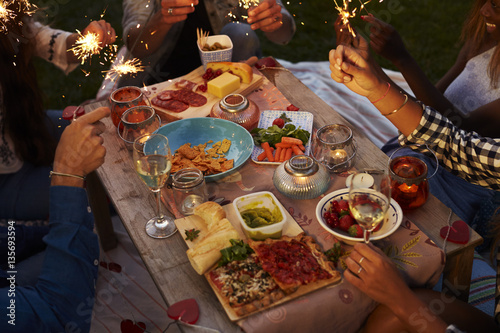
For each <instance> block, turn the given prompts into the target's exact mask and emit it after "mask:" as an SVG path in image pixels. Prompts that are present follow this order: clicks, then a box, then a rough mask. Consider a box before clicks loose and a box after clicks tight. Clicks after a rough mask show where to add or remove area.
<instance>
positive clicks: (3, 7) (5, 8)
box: [0, 0, 37, 32]
mask: <svg viewBox="0 0 500 333" xmlns="http://www.w3.org/2000/svg"><path fill="white" fill-rule="evenodd" d="M15 2H16V0H10V1H7V0H0V32H5V31H7V29H8V28H7V23H8V22H9V21H14V20H15V19H16V17H17V16H18V15H19V16H21V15H33V13H35V11H36V9H37V7H36V6H35V5H33V4H31V3H30V2H29V1H28V0H18V2H19V4H18V5H19V6H18V7H19V8H17V10H13V9H10V7H11V5H12V4H14V3H15ZM18 24H19V25H22V20H19V22H18Z"/></svg>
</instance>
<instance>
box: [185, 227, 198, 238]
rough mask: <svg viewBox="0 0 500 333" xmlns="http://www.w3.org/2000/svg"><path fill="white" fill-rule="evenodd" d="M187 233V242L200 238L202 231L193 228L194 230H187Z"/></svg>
mask: <svg viewBox="0 0 500 333" xmlns="http://www.w3.org/2000/svg"><path fill="white" fill-rule="evenodd" d="M185 233H186V238H185V240H189V241H194V240H195V239H196V238H198V236H199V233H200V230H197V229H194V228H193V229H189V230H185Z"/></svg>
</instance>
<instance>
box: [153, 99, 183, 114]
mask: <svg viewBox="0 0 500 333" xmlns="http://www.w3.org/2000/svg"><path fill="white" fill-rule="evenodd" d="M151 103H152V104H154V105H156V106H159V107H161V108H163V109H166V110H169V111H172V112H182V111H186V110H187V109H188V108H189V104H187V103H183V102H181V101H178V100H175V99H169V100H167V101H164V100H161V99H159V98H156V97H155V98H153V99H152V100H151Z"/></svg>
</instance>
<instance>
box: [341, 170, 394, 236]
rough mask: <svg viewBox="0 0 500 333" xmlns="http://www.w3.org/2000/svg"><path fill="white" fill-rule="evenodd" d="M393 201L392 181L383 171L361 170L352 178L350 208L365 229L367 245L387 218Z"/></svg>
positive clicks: (364, 234)
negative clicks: (371, 235)
mask: <svg viewBox="0 0 500 333" xmlns="http://www.w3.org/2000/svg"><path fill="white" fill-rule="evenodd" d="M390 201H391V181H390V178H389V175H388V174H387V172H385V171H383V170H370V169H366V170H360V171H358V172H356V173H354V174H353V175H352V177H351V182H350V186H349V207H350V209H351V213H352V215H353V217H354V218H355V219H356V221H357V222H358V223H359V225H360V226H361V227H362V228H363V239H364V241H365V243H367V244H368V243H369V242H370V233H371V231H373V229H375V228H376V227H377V226H378V225H379V224H380V223H381V222H382V221H384V220H385V218H386V216H387V211H388V209H389V206H390Z"/></svg>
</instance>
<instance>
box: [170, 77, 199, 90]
mask: <svg viewBox="0 0 500 333" xmlns="http://www.w3.org/2000/svg"><path fill="white" fill-rule="evenodd" d="M175 87H176V88H177V89H183V90H193V88H194V87H196V83H194V82H191V81H189V80H186V79H179V80H178V81H176V82H175Z"/></svg>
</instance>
